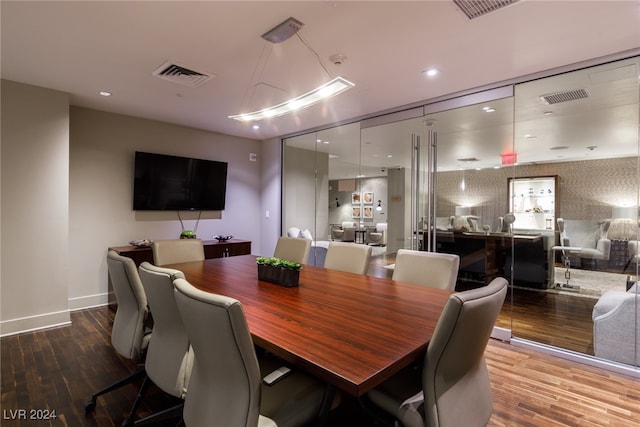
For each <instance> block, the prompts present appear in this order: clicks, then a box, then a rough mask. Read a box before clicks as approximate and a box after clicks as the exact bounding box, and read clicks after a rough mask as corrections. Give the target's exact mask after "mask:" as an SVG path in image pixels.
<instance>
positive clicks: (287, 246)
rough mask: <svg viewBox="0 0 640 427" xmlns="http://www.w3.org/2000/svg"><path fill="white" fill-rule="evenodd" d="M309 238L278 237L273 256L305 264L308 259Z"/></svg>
mask: <svg viewBox="0 0 640 427" xmlns="http://www.w3.org/2000/svg"><path fill="white" fill-rule="evenodd" d="M310 249H311V240H309V239H303V238H300V237H280V238H278V243H277V244H276V249H275V251H274V252H273V256H274V257H276V258H280V259H285V260H287V261H292V262H297V263H298V264H306V263H307V261H308V260H309V251H310Z"/></svg>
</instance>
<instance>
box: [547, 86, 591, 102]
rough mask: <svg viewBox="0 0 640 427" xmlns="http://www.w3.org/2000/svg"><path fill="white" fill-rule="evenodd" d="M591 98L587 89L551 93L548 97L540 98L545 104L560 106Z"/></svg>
mask: <svg viewBox="0 0 640 427" xmlns="http://www.w3.org/2000/svg"><path fill="white" fill-rule="evenodd" d="M588 97H589V92H587V90H586V89H576V90H568V91H565V92H556V93H550V94H548V95H542V96H540V99H542V101H543V102H544V103H545V104H548V105H552V104H560V103H561V102H568V101H575V100H577V99H584V98H588Z"/></svg>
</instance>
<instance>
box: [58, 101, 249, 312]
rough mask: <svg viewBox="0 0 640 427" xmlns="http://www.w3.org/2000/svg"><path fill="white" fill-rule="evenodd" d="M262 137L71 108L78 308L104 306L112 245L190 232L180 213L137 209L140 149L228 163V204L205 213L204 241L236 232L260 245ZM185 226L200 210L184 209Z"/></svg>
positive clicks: (72, 287)
mask: <svg viewBox="0 0 640 427" xmlns="http://www.w3.org/2000/svg"><path fill="white" fill-rule="evenodd" d="M259 150H260V146H259V143H258V142H257V141H253V140H249V139H243V138H237V137H232V136H228V135H222V134H216V133H212V132H207V131H202V130H197V129H192V128H186V127H182V126H175V125H171V124H167V123H162V122H155V121H151V120H144V119H138V118H134V117H128V116H122V115H118V114H111V113H105V112H100V111H95V110H89V109H85V108H79V107H72V108H71V157H70V160H71V161H70V171H69V174H70V179H71V182H70V224H71V227H70V241H71V251H70V260H71V262H72V265H73V268H72V269H71V271H70V274H69V298H70V301H69V303H70V308H71V309H75V308H80V307H87V306H93V305H100V304H104V303H105V301H106V297H107V267H106V262H105V256H106V253H107V248H108V247H109V246H123V245H126V244H127V242H129V241H130V240H134V239H151V240H157V239H175V238H178V236H179V235H180V232H181V231H182V228H181V225H180V221H179V219H178V214H177V212H173V211H171V212H135V211H133V210H132V183H133V160H134V152H135V151H148V152H155V153H163V154H171V155H178V156H186V157H197V158H204V159H209V160H218V161H223V162H228V163H229V166H228V176H227V197H226V208H225V210H224V211H223V212H222V213H221V215H220V213H216V212H203V213H202V218H201V220H200V222H199V224H198V228H197V230H196V233H197V236H198V237H200V238H202V239H205V240H207V239H209V240H210V239H212V238H213V236H214V235H216V234H225V235H233V236H235V237H238V238H242V239H247V240H251V241H252V251H253V252H254V253H256V251H257V249H258V248H259V247H260V215H261V214H260V212H261V210H262V207H261V193H260V192H261V187H260V181H261V177H260V173H261V168H260V159H259V157H260V156H258V159H257V160H256V161H251V160H250V159H249V154H250V153H255V154H259ZM180 214H181V217H182V220H183V223H184V225H185V229H190V230H193V229H194V228H195V224H196V219H197V217H198V214H197V213H196V212H181V213H180Z"/></svg>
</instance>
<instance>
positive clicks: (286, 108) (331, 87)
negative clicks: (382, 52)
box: [229, 77, 355, 122]
mask: <svg viewBox="0 0 640 427" xmlns="http://www.w3.org/2000/svg"><path fill="white" fill-rule="evenodd" d="M353 86H355V85H354V84H353V83H351V82H350V81H349V80H346V79H343V78H342V77H336V78H335V79H333V80H331V81H330V82H328V83H325V84H323V85H322V86H319V87H317V88H316V89H314V90H312V91H310V92H307V93H305V94H304V95H300V96H298V97H295V98H293V99H290V100H288V101H285V102H283V103H281V104H278V105H274V106H273V107H269V108H264V109H262V110H258V111H253V112H251V113H241V114H236V115H233V116H229V118H230V119H235V120H239V121H241V122H251V121H258V120H264V119H267V118H270V117H278V116H282V115H284V114H287V113H290V112H292V111H296V110H300V109H302V108H306V107H309V106H310V105H313V104H315V103H318V102H320V101H322V100H323V99H327V98H330V97H332V96H335V95H338V94H339V93H342V92H344V91H345V90H347V89H351V88H352V87H353Z"/></svg>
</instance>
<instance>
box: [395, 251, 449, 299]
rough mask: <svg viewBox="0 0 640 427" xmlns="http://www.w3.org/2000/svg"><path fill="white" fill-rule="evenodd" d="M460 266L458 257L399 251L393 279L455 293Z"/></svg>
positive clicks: (437, 253) (434, 253)
mask: <svg viewBox="0 0 640 427" xmlns="http://www.w3.org/2000/svg"><path fill="white" fill-rule="evenodd" d="M459 266H460V257H459V256H458V255H454V254H445V253H439V252H425V251H415V250H411V249H399V250H398V252H397V254H396V264H395V267H394V269H393V275H392V276H391V279H392V280H396V281H400V282H408V283H415V284H417V285H425V286H430V287H432V288H438V289H448V290H450V291H453V290H455V287H456V280H457V278H458V267H459Z"/></svg>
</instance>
